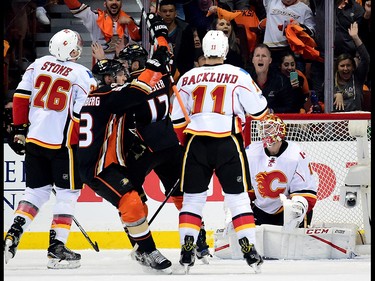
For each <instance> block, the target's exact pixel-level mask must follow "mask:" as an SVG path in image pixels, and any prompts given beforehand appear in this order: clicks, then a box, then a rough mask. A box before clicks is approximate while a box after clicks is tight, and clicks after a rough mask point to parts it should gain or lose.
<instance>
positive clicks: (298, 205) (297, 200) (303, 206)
mask: <svg viewBox="0 0 375 281" xmlns="http://www.w3.org/2000/svg"><path fill="white" fill-rule="evenodd" d="M307 207H308V203H307V200H306V199H305V198H304V197H302V196H298V195H297V196H293V197H292V211H293V212H294V214H295V217H296V218H301V217H302V218H303V217H304V216H305V214H306V211H307Z"/></svg>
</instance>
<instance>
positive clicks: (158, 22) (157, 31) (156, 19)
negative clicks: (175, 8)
mask: <svg viewBox="0 0 375 281" xmlns="http://www.w3.org/2000/svg"><path fill="white" fill-rule="evenodd" d="M147 21H148V22H149V23H150V28H149V31H150V32H151V33H154V35H155V38H158V37H160V36H162V37H164V39H165V40H167V38H168V27H167V26H166V25H165V23H164V22H163V19H162V18H161V17H160V16H159V15H156V14H152V13H150V14H148V15H147Z"/></svg>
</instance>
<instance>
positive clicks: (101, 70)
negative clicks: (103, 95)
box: [92, 59, 125, 85]
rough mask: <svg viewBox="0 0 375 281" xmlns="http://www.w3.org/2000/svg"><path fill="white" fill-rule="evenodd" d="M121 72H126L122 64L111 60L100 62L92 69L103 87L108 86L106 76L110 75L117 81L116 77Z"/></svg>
mask: <svg viewBox="0 0 375 281" xmlns="http://www.w3.org/2000/svg"><path fill="white" fill-rule="evenodd" d="M120 71H125V68H124V66H123V65H122V63H121V62H119V61H117V60H110V59H104V60H100V61H98V62H97V63H96V64H95V65H94V66H93V68H92V74H93V75H94V77H95V78H96V79H97V80H99V82H100V84H102V85H105V84H106V83H105V80H104V77H105V76H106V75H110V76H112V77H113V78H114V79H115V80H116V76H117V74H118V73H119V72H120Z"/></svg>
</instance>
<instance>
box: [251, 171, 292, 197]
mask: <svg viewBox="0 0 375 281" xmlns="http://www.w3.org/2000/svg"><path fill="white" fill-rule="evenodd" d="M255 180H256V181H257V183H258V190H259V193H260V195H261V196H262V197H269V198H276V197H279V194H280V193H284V190H285V188H284V187H276V188H275V187H272V184H273V182H274V181H277V183H282V184H286V183H287V182H288V180H287V178H286V176H285V174H284V173H283V172H281V171H278V170H276V171H272V172H269V173H267V172H260V173H258V174H257V175H256V176H255Z"/></svg>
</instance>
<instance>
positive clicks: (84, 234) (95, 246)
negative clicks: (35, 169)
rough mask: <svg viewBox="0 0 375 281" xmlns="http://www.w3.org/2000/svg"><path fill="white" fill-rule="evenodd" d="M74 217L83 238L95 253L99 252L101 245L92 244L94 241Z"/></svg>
mask: <svg viewBox="0 0 375 281" xmlns="http://www.w3.org/2000/svg"><path fill="white" fill-rule="evenodd" d="M52 192H53V194H55V196H56V190H54V189H53V188H52ZM72 217H73V221H74V223H75V224H76V225H77V226H78V228H79V230H81V232H82V234H83V236H85V238H86V240H87V241H88V242H89V243H90V245H91V246H92V247H93V248H94V250H95V251H97V252H99V245H98V243H97V242H96V241H95V243H94V242H92V240H91V239H90V237H89V235H88V234H87V232H86V231H85V230H84V229H83V227H82V225H81V224H80V223H79V222H78V221H77V219H76V218H75V216H72Z"/></svg>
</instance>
